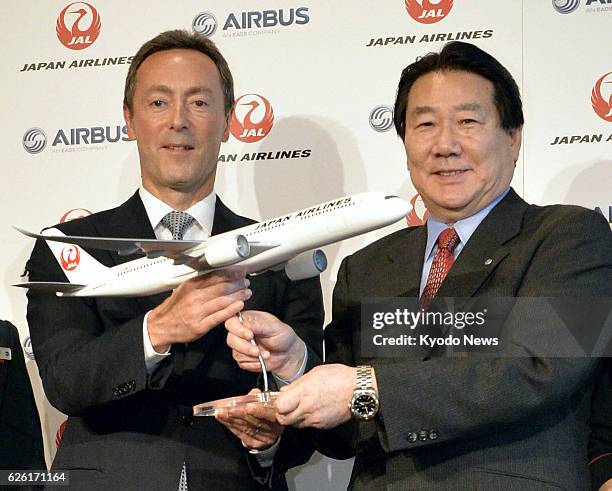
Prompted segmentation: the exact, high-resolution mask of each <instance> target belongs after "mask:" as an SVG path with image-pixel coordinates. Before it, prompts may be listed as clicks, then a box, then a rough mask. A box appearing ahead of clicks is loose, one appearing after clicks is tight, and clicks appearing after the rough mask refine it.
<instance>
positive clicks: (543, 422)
mask: <svg viewBox="0 0 612 491" xmlns="http://www.w3.org/2000/svg"><path fill="white" fill-rule="evenodd" d="M426 238H427V233H426V229H425V227H417V228H410V229H405V230H401V231H399V232H397V233H395V234H392V235H389V236H387V237H385V238H383V239H381V240H379V241H378V242H376V243H374V244H372V245H370V246H368V247H366V248H365V249H363V250H361V251H359V252H357V253H355V254H354V255H352V256H350V257H349V258H347V259H345V261H344V262H343V264H342V266H341V267H340V270H339V272H338V281H337V284H336V289H335V291H334V301H333V320H332V322H331V324H330V325H329V326H327V328H326V329H325V340H326V352H327V353H328V355H327V359H326V361H327V362H343V363H347V364H350V365H357V364H361V363H364V362H366V363H370V364H372V365H373V366H374V367H375V372H376V378H377V381H378V387H379V391H380V401H381V406H380V417H379V418H376V420H374V421H371V422H367V423H362V424H360V425H359V427H358V430H357V432H358V433H357V434H356V435H355V438H356V441H357V445H356V459H355V465H354V468H353V475H352V479H351V487H352V488H354V489H376V490H378V489H387V490H398V491H399V490H405V489H418V490H440V491H442V490H444V491H448V490H455V489H456V490H463V489H504V490H514V489H516V490H526V489H529V490H536V489H537V490H540V489H566V490H572V491H576V490H583V489H588V487H589V475H588V469H587V438H588V430H589V426H588V425H589V410H590V398H591V388H592V383H593V378H594V374H595V370H596V367H597V365H598V360H596V359H590V358H573V359H566V358H565V359H563V358H555V357H550V356H546V355H543V353H551V352H552V353H556V352H559V353H564V352H565V351H564V349H565V348H566V347H567V346H566V343H570V342H571V339H569V338H570V337H571V336H568V333H567V332H566V331H565V329H564V328H563V326H561V325H560V323H559V321H558V320H557V321H555V319H558V317H556V316H555V315H551V312H525V311H521V310H520V309H519V310H516V309H515V310H512V311H510V312H508V315H509V317H508V318H507V319H506V321H505V323H504V324H503V334H504V336H505V337H506V338H507V339H508V340H510V346H511V349H512V350H513V351H512V356H508V357H505V358H484V357H481V358H457V357H454V358H448V357H445V354H444V352H443V350H442V351H440V350H438V351H436V350H434V351H431V352H427V351H423V352H421V353H417V355H418V357H414V356H412V357H411V358H408V357H405V358H377V359H367V358H364V357H363V356H362V353H361V349H360V329H361V325H360V323H361V320H360V306H361V301H362V300H363V299H365V298H370V297H397V296H408V297H418V291H419V284H420V279H421V271H422V267H423V258H424V249H425V244H426ZM611 289H612V239H611V234H610V229H609V227H608V225H607V223H605V220H603V219H602V217H601V216H600V215H598V214H596V213H594V212H590V211H588V210H585V209H582V208H578V207H572V206H546V207H539V206H532V205H528V204H527V203H525V202H524V201H523V200H522V199H520V198H519V197H518V196H517V194H516V193H515V192H514V191H513V190H511V191H510V193H508V195H507V196H506V197H505V198H504V199H503V200H502V201H501V202H500V203H499V204H498V205H497V206H496V207H495V208H494V209H493V210H492V211H491V213H490V214H489V215H488V216H487V217H486V218H485V219H484V220H483V222H482V223H481V224H480V225H479V227H478V228H477V230H476V231H475V232H474V234H473V235H472V237H471V238H470V240H469V241H468V243H467V244H466V245H465V247H464V249H463V250H462V252H461V254H460V256H459V257H458V259H457V261H456V262H455V264H454V266H453V267H452V269H451V270H450V272H449V275H448V276H447V278H446V280H445V281H444V283H443V284H442V286H441V288H440V290H439V292H438V297H560V298H563V301H562V302H561V303H564V302H565V301H566V300H567V299H568V298H570V299H571V298H572V297H594V296H602V297H611V296H612V291H611ZM343 431H345V432H346V433H348V434H350V433H351V425H350V424H349V425H347V426H345V427H341V428H339V429H337V430H336V431H335V432H332V436H333V438H330V437H328V438H326V439H319V440H317V441H318V447H319V449H320V450H322V451H323V452H326V453H328V455H331V456H336V457H347V456H348V455H350V452H351V448H350V446H348V447H344V448H340V447H339V445H338V442H339V441H340V439H339V436H338V435H339V434H341V433H342V432H343ZM353 450H355V448H354V449H353Z"/></svg>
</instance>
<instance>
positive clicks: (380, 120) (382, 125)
mask: <svg viewBox="0 0 612 491" xmlns="http://www.w3.org/2000/svg"><path fill="white" fill-rule="evenodd" d="M370 126H371V127H372V129H373V130H374V131H378V132H380V133H383V132H385V131H388V130H390V129H391V128H392V127H393V109H392V108H391V107H389V106H384V105H381V106H376V107H375V108H374V109H372V111H371V112H370Z"/></svg>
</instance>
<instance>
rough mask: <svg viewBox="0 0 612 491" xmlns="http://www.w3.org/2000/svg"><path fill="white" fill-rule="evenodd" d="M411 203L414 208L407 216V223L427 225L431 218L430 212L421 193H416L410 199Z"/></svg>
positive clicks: (410, 224) (418, 225)
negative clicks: (428, 219)
mask: <svg viewBox="0 0 612 491" xmlns="http://www.w3.org/2000/svg"><path fill="white" fill-rule="evenodd" d="M410 204H411V205H412V210H411V211H410V213H408V216H407V217H406V223H407V224H408V226H409V227H420V226H421V225H425V222H426V221H427V218H429V212H428V211H427V208H425V203H423V200H422V199H421V196H420V195H419V194H415V195H414V196H413V197H412V199H411V200H410Z"/></svg>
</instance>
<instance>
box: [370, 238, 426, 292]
mask: <svg viewBox="0 0 612 491" xmlns="http://www.w3.org/2000/svg"><path fill="white" fill-rule="evenodd" d="M409 233H410V234H411V236H410V237H411V240H410V241H403V240H398V241H395V244H394V246H393V248H392V249H391V250H390V251H388V253H387V262H386V264H385V269H384V270H383V271H381V274H382V279H383V285H385V286H384V289H385V291H386V292H388V293H386V294H385V296H387V297H418V296H419V288H420V284H421V275H422V274H423V257H424V254H425V246H426V244H427V227H426V226H424V227H418V228H416V229H415V230H414V231H410V232H409ZM407 242H409V243H410V246H409V247H406V243H407ZM415 265H416V267H415Z"/></svg>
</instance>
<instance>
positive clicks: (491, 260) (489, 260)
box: [485, 258, 493, 266]
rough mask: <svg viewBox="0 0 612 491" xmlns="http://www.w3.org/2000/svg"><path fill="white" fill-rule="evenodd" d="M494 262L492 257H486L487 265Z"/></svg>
mask: <svg viewBox="0 0 612 491" xmlns="http://www.w3.org/2000/svg"><path fill="white" fill-rule="evenodd" d="M492 262H493V259H491V258H488V259H485V266H488V265H489V264H491V263H492Z"/></svg>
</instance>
